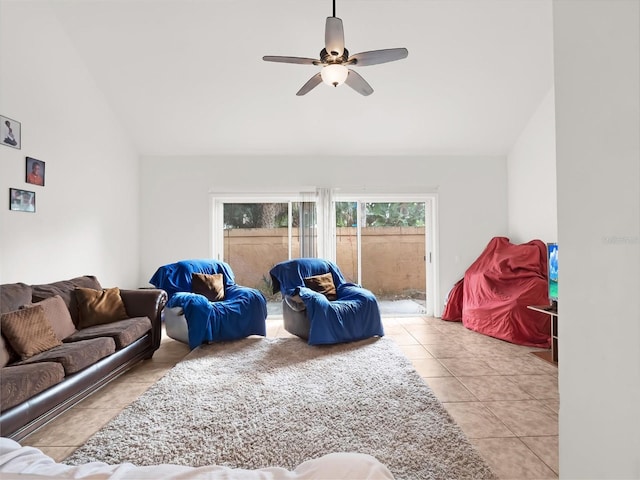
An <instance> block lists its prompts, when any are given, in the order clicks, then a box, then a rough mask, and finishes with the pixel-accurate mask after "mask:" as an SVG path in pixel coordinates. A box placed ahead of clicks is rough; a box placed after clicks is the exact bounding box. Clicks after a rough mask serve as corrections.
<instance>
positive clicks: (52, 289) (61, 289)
mask: <svg viewBox="0 0 640 480" xmlns="http://www.w3.org/2000/svg"><path fill="white" fill-rule="evenodd" d="M76 287H79V288H93V289H96V290H101V289H102V286H101V285H100V282H98V279H97V278H96V277H94V276H91V275H85V276H83V277H75V278H72V279H70V280H61V281H59V282H53V283H46V284H42V285H31V289H32V291H33V295H32V299H31V301H32V302H34V303H35V302H39V301H41V300H44V299H45V298H49V297H53V296H54V295H60V296H61V297H62V299H63V300H64V303H65V305H66V306H67V308H68V309H69V313H71V318H72V319H73V323H74V324H75V325H78V304H77V303H76V295H75V293H74V290H75V288H76ZM24 303H28V302H23V303H22V305H24Z"/></svg>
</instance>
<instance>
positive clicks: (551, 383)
mask: <svg viewBox="0 0 640 480" xmlns="http://www.w3.org/2000/svg"><path fill="white" fill-rule="evenodd" d="M506 378H508V379H509V380H511V381H512V382H513V383H515V384H516V385H518V386H519V387H520V388H521V389H522V390H524V391H525V392H527V393H528V394H529V395H531V396H532V397H533V398H536V399H538V400H542V399H547V398H548V399H554V400H556V399H558V398H560V395H559V393H558V377H556V376H555V375H509V376H507V377H506Z"/></svg>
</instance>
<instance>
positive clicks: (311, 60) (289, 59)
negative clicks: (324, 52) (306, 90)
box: [262, 55, 321, 65]
mask: <svg viewBox="0 0 640 480" xmlns="http://www.w3.org/2000/svg"><path fill="white" fill-rule="evenodd" d="M262 60H264V61H265V62H278V63H297V64H301V65H320V63H321V62H320V60H316V59H315V58H304V57H276V56H273V55H265V56H264V57H262Z"/></svg>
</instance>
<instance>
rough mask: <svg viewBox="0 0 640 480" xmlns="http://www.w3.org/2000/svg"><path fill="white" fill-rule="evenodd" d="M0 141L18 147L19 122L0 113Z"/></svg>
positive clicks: (8, 145)
mask: <svg viewBox="0 0 640 480" xmlns="http://www.w3.org/2000/svg"><path fill="white" fill-rule="evenodd" d="M0 143H2V144H3V145H6V146H7V147H13V148H17V149H20V147H21V145H20V122H18V121H17V120H12V119H11V118H8V117H4V116H2V115H0Z"/></svg>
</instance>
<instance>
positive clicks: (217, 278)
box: [191, 273, 224, 302]
mask: <svg viewBox="0 0 640 480" xmlns="http://www.w3.org/2000/svg"><path fill="white" fill-rule="evenodd" d="M191 292H193V293H199V294H200V295H204V296H205V297H207V298H208V299H209V301H210V302H219V301H220V300H224V276H223V275H222V274H221V273H214V274H211V275H208V274H206V273H194V274H192V275H191Z"/></svg>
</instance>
